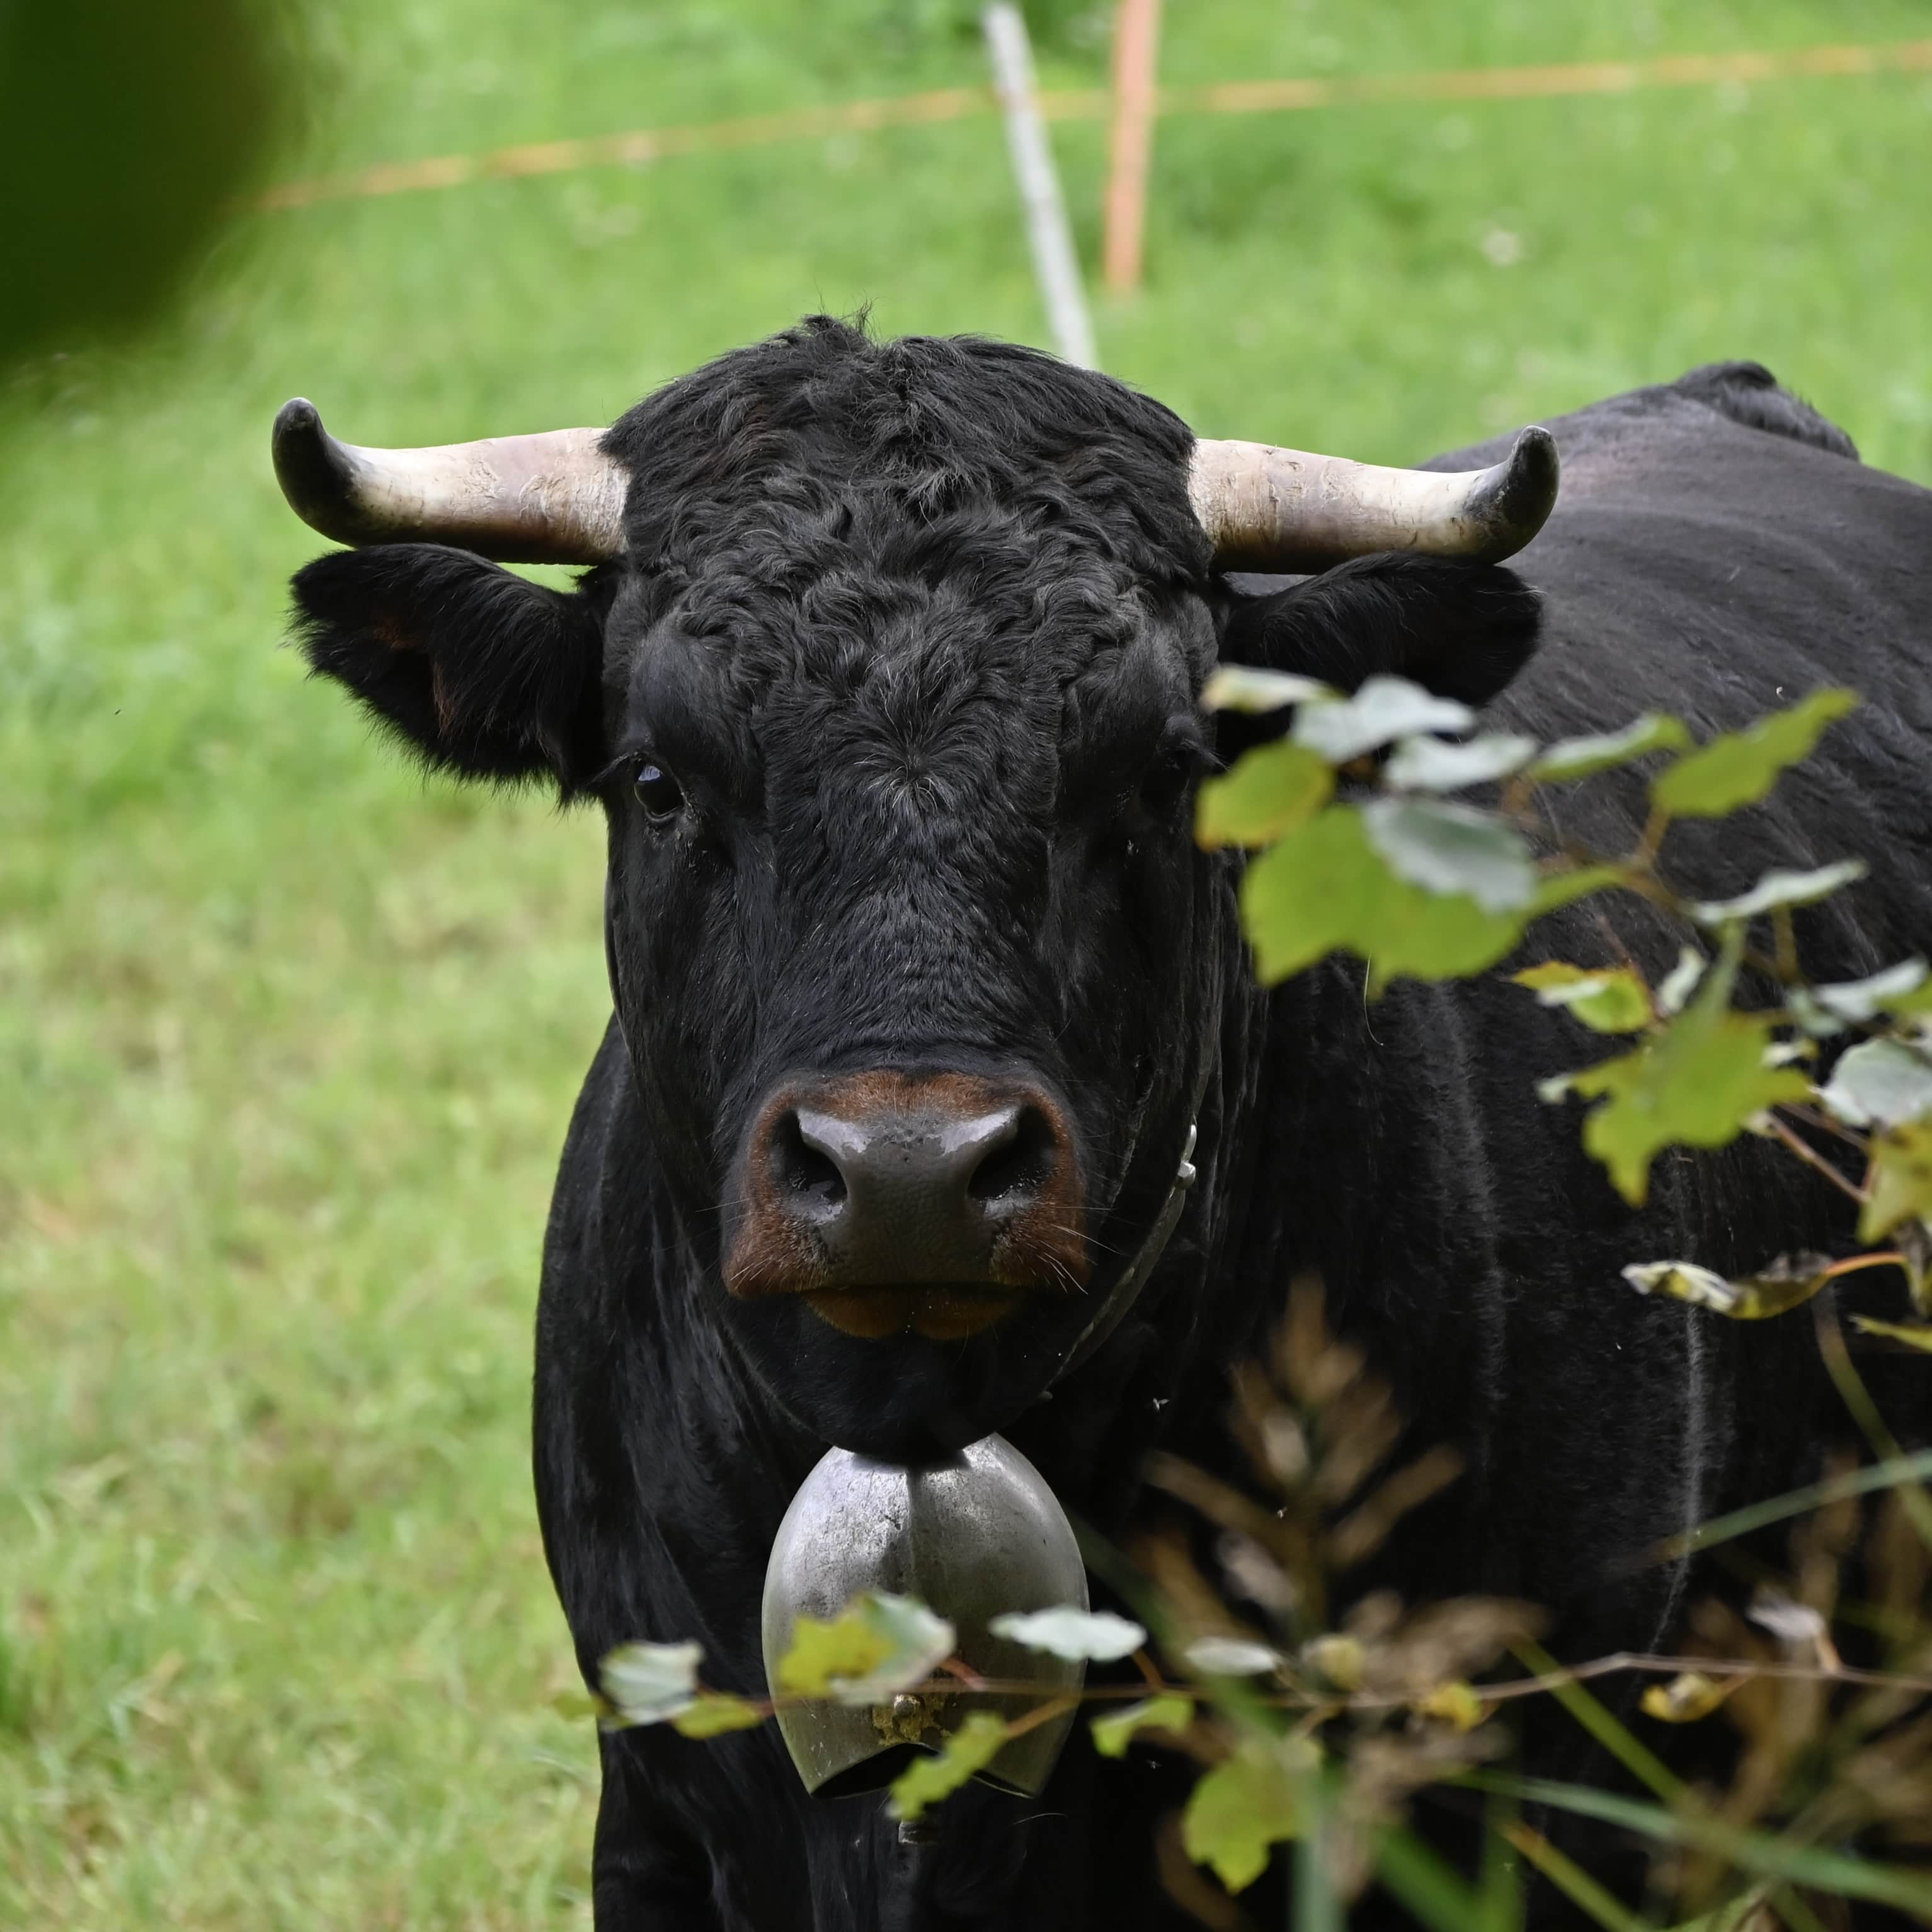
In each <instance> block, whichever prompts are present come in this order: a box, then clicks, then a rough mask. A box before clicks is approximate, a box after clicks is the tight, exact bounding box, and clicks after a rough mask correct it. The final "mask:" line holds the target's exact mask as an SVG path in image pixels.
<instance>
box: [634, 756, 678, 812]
mask: <svg viewBox="0 0 1932 1932" xmlns="http://www.w3.org/2000/svg"><path fill="white" fill-rule="evenodd" d="M633 782H634V786H635V788H636V790H637V802H638V803H639V804H640V805H642V806H643V808H644V814H645V816H646V817H649V818H651V819H653V820H655V821H656V822H657V823H658V824H660V825H661V824H664V823H666V822H667V820H670V819H673V818H675V817H676V816H677V814H679V812H680V811H682V810H683V809H684V787H682V785H681V784H679V783H678V781H676V779H675V778H673V777H672V776H671V775H670V772H667V771H666V770H665V769H664V767H663V766H661V764H659V763H658V761H657V760H655V758H652V757H643V758H640V759H639V760H637V777H636V778H635V779H634V781H633Z"/></svg>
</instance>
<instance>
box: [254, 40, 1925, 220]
mask: <svg viewBox="0 0 1932 1932" xmlns="http://www.w3.org/2000/svg"><path fill="white" fill-rule="evenodd" d="M1927 73H1932V40H1903V41H1894V42H1891V43H1886V44H1884V45H1879V46H1820V47H1799V48H1793V49H1789V50H1787V51H1784V52H1760V53H1730V54H1667V55H1659V56H1658V57H1657V58H1654V59H1649V60H1638V61H1586V62H1576V63H1573V64H1571V65H1562V66H1544V67H1503V68H1468V69H1465V70H1463V71H1460V72H1457V71H1452V72H1447V73H1436V74H1357V75H1349V76H1345V77H1337V78H1335V79H1332V80H1246V81H1222V82H1218V83H1213V84H1211V85H1208V86H1197V87H1179V88H1164V89H1162V90H1161V91H1160V93H1159V95H1157V99H1156V104H1155V111H1156V112H1157V113H1158V114H1160V115H1163V116H1165V115H1181V114H1284V113H1305V112H1308V111H1310V110H1316V109H1321V108H1332V107H1374V106H1381V105H1386V104H1397V103H1402V102H1409V101H1533V100H1549V99H1553V98H1559V97H1561V96H1564V95H1619V94H1631V93H1635V92H1639V91H1640V90H1642V89H1651V88H1672V87H1677V88H1682V87H1709V86H1724V85H1726V84H1730V85H1733V86H1752V85H1754V84H1756V83H1760V82H1763V81H1775V80H1814V79H1847V78H1855V77H1864V76H1870V75H1876V74H1927ZM1037 98H1038V101H1039V105H1040V113H1042V114H1043V115H1044V116H1045V117H1046V118H1047V119H1048V120H1049V121H1100V120H1104V119H1106V118H1107V116H1108V115H1109V112H1110V111H1111V106H1112V96H1111V95H1109V92H1108V91H1107V90H1106V89H1104V88H1083V89H1059V90H1058V91H1049V92H1043V93H1041V94H1040V95H1039V96H1038V97H1037ZM998 111H999V101H998V96H997V95H996V94H995V91H994V90H993V89H992V88H990V87H953V88H944V89H938V90H936V91H934V92H928V93H923V94H906V95H896V96H894V97H892V98H889V99H885V100H877V101H846V102H843V103H840V104H835V105H832V106H827V107H804V108H794V109H792V110H788V111H786V112H783V113H775V114H753V115H741V116H739V117H737V118H733V119H730V120H723V121H704V122H700V123H697V124H691V125H688V126H684V127H642V128H637V129H634V130H632V131H631V132H630V133H622V134H602V135H594V136H590V137H589V138H588V139H581V140H572V141H543V142H535V143H532V144H529V145H524V146H521V147H510V148H493V149H490V150H489V151H487V152H484V153H481V154H442V155H438V156H436V157H434V158H432V159H430V160H418V161H395V162H389V163H384V164H383V165H382V166H376V167H370V168H362V169H358V170H356V172H353V173H347V174H339V175H325V176H322V177H319V178H317V179H314V180H312V181H290V182H287V183H284V184H283V185H281V186H280V187H274V188H271V189H269V190H268V191H267V192H266V193H264V194H262V195H260V196H258V197H257V199H256V201H255V203H254V205H256V206H257V208H263V209H270V210H278V209H286V208H308V207H312V206H314V205H315V204H316V203H317V202H329V201H349V200H357V199H364V198H366V197H370V196H380V195H390V194H404V193H411V192H414V191H417V190H428V189H435V188H454V187H466V186H468V185H469V184H471V183H472V182H476V181H509V180H517V179H520V178H525V177H527V176H531V175H555V174H568V173H572V172H576V171H577V170H578V169H585V168H599V167H613V166H628V167H641V166H648V165H649V163H652V162H654V161H661V160H672V159H673V158H675V157H678V156H680V155H685V154H717V153H721V152H724V151H728V150H730V149H733V148H761V147H769V146H773V145H777V144H778V143H781V142H787V141H801V140H811V139H824V138H826V137H827V136H832V135H836V134H862V133H875V132H877V131H879V130H882V129H884V128H888V127H933V126H936V125H938V124H942V123H944V122H947V121H964V120H968V119H971V118H974V116H977V115H991V114H994V113H998Z"/></svg>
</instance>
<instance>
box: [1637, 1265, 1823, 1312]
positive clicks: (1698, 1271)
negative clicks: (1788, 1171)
mask: <svg viewBox="0 0 1932 1932" xmlns="http://www.w3.org/2000/svg"><path fill="white" fill-rule="evenodd" d="M1831 1266H1832V1262H1831V1259H1830V1257H1829V1256H1826V1255H1790V1256H1785V1255H1781V1256H1779V1257H1778V1259H1777V1260H1776V1261H1775V1262H1772V1265H1770V1267H1769V1268H1766V1269H1763V1271H1761V1272H1760V1273H1759V1274H1751V1275H1743V1276H1740V1277H1738V1278H1737V1279H1736V1280H1726V1279H1725V1278H1724V1276H1722V1275H1721V1274H1712V1271H1710V1270H1709V1268H1700V1267H1698V1266H1697V1264H1696V1263H1695V1262H1632V1263H1631V1265H1630V1266H1629V1267H1628V1268H1625V1270H1624V1271H1623V1277H1624V1279H1625V1280H1626V1281H1627V1282H1628V1283H1630V1285H1631V1287H1633V1288H1634V1289H1636V1290H1637V1292H1638V1294H1640V1295H1670V1296H1671V1297H1672V1298H1674V1299H1675V1300H1676V1301H1688V1302H1689V1303H1690V1304H1691V1306H1692V1307H1694V1308H1709V1309H1710V1310H1713V1311H1714V1312H1715V1313H1717V1314H1719V1315H1728V1316H1730V1318H1731V1319H1732V1320H1733V1321H1734V1322H1762V1321H1764V1320H1766V1319H1768V1318H1769V1316H1773V1315H1782V1314H1784V1313H1786V1312H1787V1310H1790V1309H1793V1308H1796V1307H1799V1306H1800V1304H1802V1303H1805V1302H1807V1301H1810V1300H1811V1298H1812V1297H1813V1296H1814V1295H1816V1294H1817V1292H1818V1291H1819V1290H1820V1289H1821V1288H1823V1286H1825V1283H1826V1280H1827V1279H1828V1278H1829V1271H1830V1269H1831Z"/></svg>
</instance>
